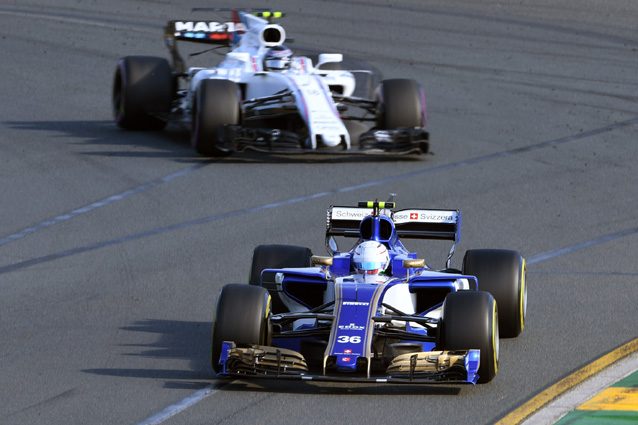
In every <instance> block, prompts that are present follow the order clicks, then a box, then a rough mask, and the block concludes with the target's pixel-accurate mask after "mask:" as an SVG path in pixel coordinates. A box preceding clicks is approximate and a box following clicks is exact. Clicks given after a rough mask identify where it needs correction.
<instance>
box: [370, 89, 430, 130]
mask: <svg viewBox="0 0 638 425" xmlns="http://www.w3.org/2000/svg"><path fill="white" fill-rule="evenodd" d="M376 98H377V117H376V121H377V127H378V128H380V129H396V128H414V127H425V93H424V91H423V88H422V87H421V85H420V84H419V83H417V82H416V81H414V80H407V79H392V80H383V81H382V82H381V84H380V85H379V87H378V88H377V93H376Z"/></svg>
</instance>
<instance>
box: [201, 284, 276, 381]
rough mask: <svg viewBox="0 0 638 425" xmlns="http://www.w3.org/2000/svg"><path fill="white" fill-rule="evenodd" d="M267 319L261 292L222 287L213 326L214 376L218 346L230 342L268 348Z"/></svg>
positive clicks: (237, 286)
mask: <svg viewBox="0 0 638 425" xmlns="http://www.w3.org/2000/svg"><path fill="white" fill-rule="evenodd" d="M269 315H270V295H269V294H268V291H266V290H265V289H264V288H260V287H257V286H251V285H246V284H230V285H226V286H224V288H223V289H222V293H221V295H220V296H219V300H218V301H217V311H216V313H215V321H214V322H213V335H212V347H211V366H212V367H213V370H214V371H215V372H219V364H218V362H219V356H220V355H221V346H222V342H224V341H233V342H235V344H236V345H237V346H238V347H248V346H251V345H269V344H270V332H269V320H268V316H269Z"/></svg>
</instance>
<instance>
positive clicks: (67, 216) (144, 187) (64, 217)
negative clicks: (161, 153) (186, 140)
mask: <svg viewBox="0 0 638 425" xmlns="http://www.w3.org/2000/svg"><path fill="white" fill-rule="evenodd" d="M204 165H205V164H195V165H192V166H190V167H186V168H182V169H181V170H179V171H176V172H174V173H171V174H168V175H166V176H164V177H159V178H157V179H154V180H151V181H148V182H146V183H142V184H141V185H139V186H135V187H133V188H131V189H128V190H125V191H124V192H120V193H116V194H114V195H111V196H109V197H107V198H104V199H100V200H99V201H95V202H93V203H91V204H88V205H85V206H83V207H80V208H76V209H74V210H73V211H68V212H65V213H62V214H60V215H58V216H55V217H52V218H48V219H46V220H43V221H41V222H39V223H37V224H34V225H33V226H30V227H26V228H24V229H21V230H19V231H17V232H15V233H13V234H11V235H8V236H5V237H3V238H1V239H0V246H2V245H6V244H8V243H10V242H13V241H16V240H18V239H22V238H24V237H25V236H27V235H30V234H31V233H35V232H38V231H40V230H43V229H46V228H47V227H51V226H53V225H55V224H58V223H62V222H65V221H69V220H71V219H72V218H75V217H77V216H79V215H82V214H86V213H89V212H91V211H94V210H96V209H98V208H102V207H106V206H107V205H111V204H114V203H116V202H119V201H122V200H124V199H126V198H129V197H131V196H133V195H137V194H139V193H142V192H146V191H148V190H150V189H153V188H154V187H157V186H160V185H162V184H164V183H168V182H170V181H172V180H174V179H176V178H178V177H182V176H185V175H187V174H190V173H192V172H194V171H196V170H198V169H200V168H201V167H203V166H204Z"/></svg>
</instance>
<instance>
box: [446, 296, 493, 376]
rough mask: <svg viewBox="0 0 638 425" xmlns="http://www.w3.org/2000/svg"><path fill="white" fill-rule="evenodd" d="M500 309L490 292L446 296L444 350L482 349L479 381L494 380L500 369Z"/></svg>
mask: <svg viewBox="0 0 638 425" xmlns="http://www.w3.org/2000/svg"><path fill="white" fill-rule="evenodd" d="M498 338H499V336H498V312H497V309H496V301H495V300H494V297H492V295H491V294H490V293H489V292H485V291H459V292H452V293H450V294H448V295H447V296H446V297H445V301H444V302H443V311H442V313H441V322H440V325H439V344H438V345H439V347H440V348H441V349H443V350H468V349H470V348H473V349H476V348H478V349H479V350H481V358H480V364H479V370H478V374H479V378H478V382H479V383H485V382H490V381H491V380H492V379H493V378H494V377H495V376H496V373H497V372H498V354H499V340H498Z"/></svg>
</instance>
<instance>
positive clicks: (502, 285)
mask: <svg viewBox="0 0 638 425" xmlns="http://www.w3.org/2000/svg"><path fill="white" fill-rule="evenodd" d="M525 273H526V267H525V259H524V258H523V257H522V256H521V254H519V253H518V252H516V251H509V250H504V249H471V250H468V251H467V252H466V253H465V257H463V274H466V275H470V276H476V277H477V278H478V285H479V289H480V290H481V291H487V292H489V293H490V294H492V295H493V296H494V298H495V299H496V303H497V304H498V310H499V330H500V333H501V336H502V337H504V338H515V337H517V336H518V335H520V333H521V332H522V331H523V329H524V328H525V316H526V314H527V285H526V283H525Z"/></svg>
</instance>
